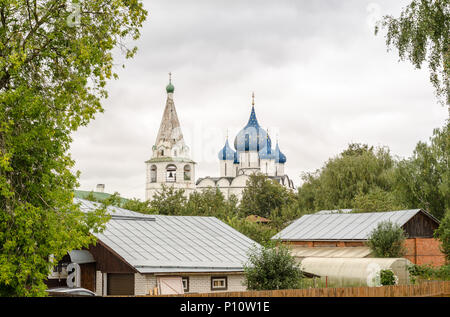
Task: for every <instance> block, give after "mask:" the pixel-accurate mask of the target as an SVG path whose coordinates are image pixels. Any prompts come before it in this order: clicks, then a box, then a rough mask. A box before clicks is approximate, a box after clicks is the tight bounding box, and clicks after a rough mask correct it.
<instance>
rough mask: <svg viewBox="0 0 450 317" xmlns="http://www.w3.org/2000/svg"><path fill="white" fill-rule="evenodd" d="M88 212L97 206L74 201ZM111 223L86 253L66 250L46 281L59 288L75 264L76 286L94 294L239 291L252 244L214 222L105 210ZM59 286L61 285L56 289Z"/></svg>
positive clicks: (193, 217) (188, 217)
mask: <svg viewBox="0 0 450 317" xmlns="http://www.w3.org/2000/svg"><path fill="white" fill-rule="evenodd" d="M75 203H79V204H80V208H81V210H83V211H84V212H90V211H92V210H95V209H96V208H98V206H99V204H97V203H94V202H90V201H87V200H83V199H75ZM107 210H108V212H109V213H110V214H111V219H110V220H109V221H108V223H107V224H106V229H105V230H104V231H103V232H102V233H99V234H97V233H96V234H95V236H96V237H97V243H96V244H95V245H92V246H90V247H89V248H88V249H87V250H75V251H72V252H71V253H70V254H69V255H68V256H67V257H66V258H65V259H63V261H61V262H60V265H59V267H56V268H55V272H53V274H52V275H51V276H50V277H49V280H48V284H49V285H51V286H65V285H64V284H65V283H66V280H67V278H68V277H69V275H70V274H71V272H68V270H67V265H68V264H69V263H77V262H76V261H87V260H89V263H86V262H83V263H78V264H79V266H78V267H77V269H79V270H80V271H81V272H78V275H77V277H78V279H79V284H80V285H78V286H81V287H85V288H88V289H90V290H92V291H94V292H95V293H97V294H98V295H103V296H104V295H148V294H180V293H181V294H182V293H207V292H216V291H244V290H245V289H246V287H245V285H244V283H243V282H244V264H245V263H246V262H247V260H248V251H249V250H250V248H252V247H253V246H259V245H258V244H257V243H256V242H254V241H253V240H251V239H249V238H248V237H246V236H245V235H243V234H241V233H240V232H238V231H237V230H235V229H233V228H231V227H230V226H228V225H227V224H225V223H223V222H222V221H220V220H218V219H217V218H214V217H198V216H163V215H145V214H140V213H137V212H133V211H130V210H125V209H122V208H118V207H114V206H108V208H107ZM61 284H63V285H61Z"/></svg>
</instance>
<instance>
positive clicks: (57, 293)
mask: <svg viewBox="0 0 450 317" xmlns="http://www.w3.org/2000/svg"><path fill="white" fill-rule="evenodd" d="M47 293H48V295H49V296H53V297H78V296H97V295H96V294H95V293H94V292H92V291H90V290H88V289H85V288H81V287H76V288H69V287H58V288H50V289H48V290H47Z"/></svg>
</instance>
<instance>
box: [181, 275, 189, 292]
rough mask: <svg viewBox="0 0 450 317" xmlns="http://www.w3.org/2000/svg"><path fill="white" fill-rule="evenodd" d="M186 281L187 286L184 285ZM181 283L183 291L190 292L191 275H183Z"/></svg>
mask: <svg viewBox="0 0 450 317" xmlns="http://www.w3.org/2000/svg"><path fill="white" fill-rule="evenodd" d="M184 281H186V288H185V287H184V283H183V282H184ZM181 283H182V284H183V292H185V293H188V292H189V276H182V277H181Z"/></svg>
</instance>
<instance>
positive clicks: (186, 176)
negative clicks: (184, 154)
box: [184, 165, 191, 181]
mask: <svg viewBox="0 0 450 317" xmlns="http://www.w3.org/2000/svg"><path fill="white" fill-rule="evenodd" d="M184 180H185V181H190V180H191V167H190V166H189V165H185V166H184Z"/></svg>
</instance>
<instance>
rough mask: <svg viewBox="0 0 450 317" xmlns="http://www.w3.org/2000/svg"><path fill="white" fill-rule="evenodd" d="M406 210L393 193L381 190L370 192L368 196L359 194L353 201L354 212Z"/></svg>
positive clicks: (376, 189)
mask: <svg viewBox="0 0 450 317" xmlns="http://www.w3.org/2000/svg"><path fill="white" fill-rule="evenodd" d="M403 209H406V207H405V205H403V204H401V203H399V201H398V198H397V197H396V195H395V194H394V193H393V192H387V191H384V190H381V189H379V188H375V189H373V190H370V191H369V192H368V193H367V194H362V193H359V194H357V195H356V196H355V198H354V200H353V211H352V212H376V211H394V210H403Z"/></svg>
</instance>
